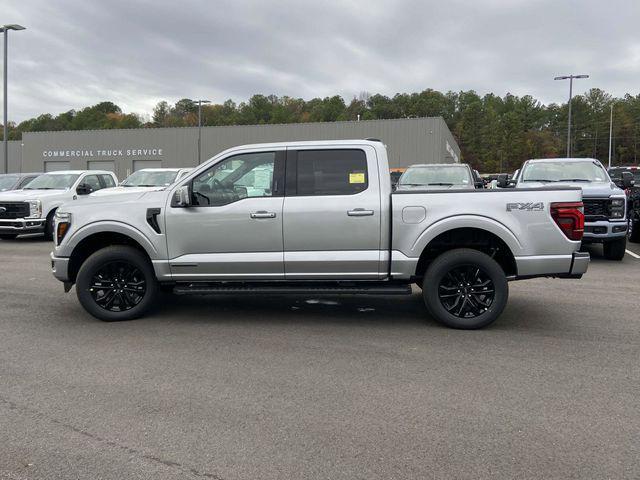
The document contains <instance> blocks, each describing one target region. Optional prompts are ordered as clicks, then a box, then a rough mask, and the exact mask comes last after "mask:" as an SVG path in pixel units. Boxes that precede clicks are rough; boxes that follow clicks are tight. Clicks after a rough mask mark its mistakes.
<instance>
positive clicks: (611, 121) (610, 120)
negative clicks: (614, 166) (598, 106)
mask: <svg viewBox="0 0 640 480" xmlns="http://www.w3.org/2000/svg"><path fill="white" fill-rule="evenodd" d="M612 137H613V103H612V104H611V113H610V115H609V168H611V138H612Z"/></svg>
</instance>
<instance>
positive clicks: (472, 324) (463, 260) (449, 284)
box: [422, 248, 509, 330]
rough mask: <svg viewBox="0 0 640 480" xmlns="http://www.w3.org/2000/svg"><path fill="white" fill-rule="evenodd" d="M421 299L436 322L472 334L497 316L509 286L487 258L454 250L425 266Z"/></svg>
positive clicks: (466, 251)
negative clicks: (427, 266)
mask: <svg viewBox="0 0 640 480" xmlns="http://www.w3.org/2000/svg"><path fill="white" fill-rule="evenodd" d="M476 272H477V273H476ZM465 279H466V280H469V281H468V282H467V281H465ZM454 281H455V283H454ZM457 282H460V283H457ZM491 287H493V288H491ZM422 295H423V298H424V302H425V305H426V306H427V310H429V313H431V315H432V316H433V317H434V318H435V319H436V320H437V321H438V322H440V323H442V324H443V325H446V326H447V327H451V328H460V329H467V330H472V329H477V328H482V327H486V326H487V325H489V324H490V323H492V322H494V321H495V320H496V319H497V318H498V317H499V316H500V314H501V313H502V311H503V310H504V307H505V306H506V304H507V299H508V298H509V284H508V282H507V278H506V275H505V273H504V271H503V270H502V268H501V267H500V265H498V263H497V262H496V261H495V260H493V259H492V258H491V257H490V256H488V255H486V254H484V253H482V252H479V251H478V250H471V249H468V248H458V249H455V250H449V251H448V252H445V253H443V254H442V255H440V256H439V257H437V258H436V259H435V260H434V261H433V262H432V263H431V265H429V268H427V271H426V273H425V276H424V283H423V287H422ZM456 302H458V303H456ZM460 302H461V303H460ZM460 305H461V308H460V311H458V306H460Z"/></svg>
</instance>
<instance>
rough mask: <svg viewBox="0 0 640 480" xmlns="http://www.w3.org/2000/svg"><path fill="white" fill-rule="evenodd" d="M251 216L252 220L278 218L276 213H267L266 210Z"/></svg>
mask: <svg viewBox="0 0 640 480" xmlns="http://www.w3.org/2000/svg"><path fill="white" fill-rule="evenodd" d="M250 215H251V218H276V214H275V212H265V211H264V210H260V211H259V212H253V213H251V214H250Z"/></svg>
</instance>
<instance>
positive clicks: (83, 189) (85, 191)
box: [76, 183, 93, 195]
mask: <svg viewBox="0 0 640 480" xmlns="http://www.w3.org/2000/svg"><path fill="white" fill-rule="evenodd" d="M91 192H93V188H91V187H90V186H89V185H87V184H86V183H81V184H80V185H78V188H76V193H77V194H78V195H89V194H90V193H91Z"/></svg>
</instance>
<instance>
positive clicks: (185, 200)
mask: <svg viewBox="0 0 640 480" xmlns="http://www.w3.org/2000/svg"><path fill="white" fill-rule="evenodd" d="M190 205H191V193H190V192H189V185H182V186H181V187H178V188H177V189H176V191H175V192H174V193H173V198H172V199H171V206H172V207H183V208H184V207H188V206H190Z"/></svg>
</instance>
